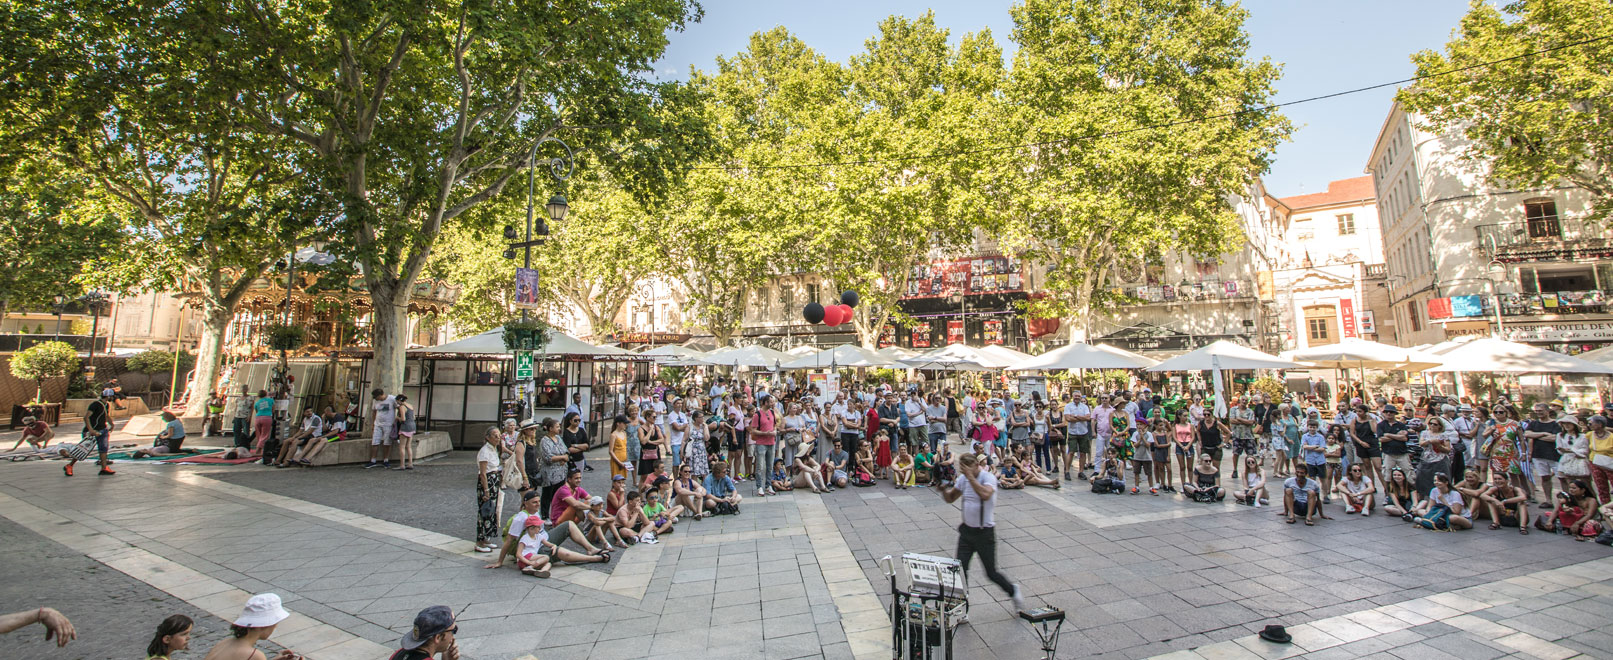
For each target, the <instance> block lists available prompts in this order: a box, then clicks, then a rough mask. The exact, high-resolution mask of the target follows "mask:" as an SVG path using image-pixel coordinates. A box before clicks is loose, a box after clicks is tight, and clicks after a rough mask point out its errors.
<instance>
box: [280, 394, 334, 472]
mask: <svg viewBox="0 0 1613 660" xmlns="http://www.w3.org/2000/svg"><path fill="white" fill-rule="evenodd" d="M324 432H325V420H324V419H323V418H321V417H320V416H319V415H316V414H314V408H313V406H308V407H305V408H303V409H302V423H301V424H299V425H298V428H297V432H296V433H295V434H293V435H292V436H291V437H290V438H287V439H286V441H285V442H284V443H281V445H280V456H279V460H277V461H275V464H274V466H275V467H277V468H283V467H289V466H291V465H295V464H296V461H294V460H292V458H293V457H294V456H295V454H296V450H297V449H298V448H300V447H302V446H303V445H305V444H307V443H308V442H309V441H311V440H313V439H315V438H318V437H320V436H321V435H323V434H324Z"/></svg>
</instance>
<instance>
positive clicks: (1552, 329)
mask: <svg viewBox="0 0 1613 660" xmlns="http://www.w3.org/2000/svg"><path fill="white" fill-rule="evenodd" d="M1501 338H1502V339H1506V340H1509V341H1535V342H1561V341H1613V322H1609V321H1564V322H1559V323H1528V324H1523V323H1508V324H1506V325H1505V326H1502V328H1501Z"/></svg>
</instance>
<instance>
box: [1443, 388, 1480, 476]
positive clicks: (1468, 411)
mask: <svg viewBox="0 0 1613 660" xmlns="http://www.w3.org/2000/svg"><path fill="white" fill-rule="evenodd" d="M1456 411H1457V416H1456V418H1455V419H1452V420H1451V423H1450V425H1449V426H1450V428H1451V430H1453V431H1456V439H1457V441H1458V442H1460V443H1461V444H1462V452H1461V453H1462V455H1463V456H1464V457H1465V460H1466V462H1467V464H1466V465H1465V466H1464V470H1463V471H1464V472H1465V471H1466V470H1477V471H1479V475H1480V476H1483V474H1484V467H1485V462H1484V457H1483V456H1480V455H1479V444H1478V437H1479V430H1480V427H1481V425H1480V424H1479V420H1478V419H1477V418H1475V417H1474V416H1473V406H1470V405H1468V404H1465V403H1464V404H1462V405H1460V406H1457V407H1456Z"/></svg>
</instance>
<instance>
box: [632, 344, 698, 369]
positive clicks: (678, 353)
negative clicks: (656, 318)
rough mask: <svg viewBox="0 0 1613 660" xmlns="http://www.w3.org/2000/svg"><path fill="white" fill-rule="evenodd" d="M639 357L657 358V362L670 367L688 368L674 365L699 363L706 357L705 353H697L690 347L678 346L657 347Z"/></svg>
mask: <svg viewBox="0 0 1613 660" xmlns="http://www.w3.org/2000/svg"><path fill="white" fill-rule="evenodd" d="M639 355H642V356H645V357H649V358H655V361H656V362H659V363H662V364H666V365H670V366H686V365H682V364H673V363H684V362H691V361H695V362H698V361H699V360H700V359H701V358H703V357H705V356H706V354H705V353H704V352H701V351H697V350H695V349H692V348H689V347H688V346H679V345H677V344H668V345H665V346H657V347H655V348H652V349H650V350H647V351H644V352H642V353H639Z"/></svg>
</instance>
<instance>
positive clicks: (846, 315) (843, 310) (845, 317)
mask: <svg viewBox="0 0 1613 660" xmlns="http://www.w3.org/2000/svg"><path fill="white" fill-rule="evenodd" d="M835 307H839V308H840V322H841V323H850V322H851V317H852V315H854V314H856V313H857V310H855V309H852V308H851V305H847V304H845V303H841V304H839V305H835Z"/></svg>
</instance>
